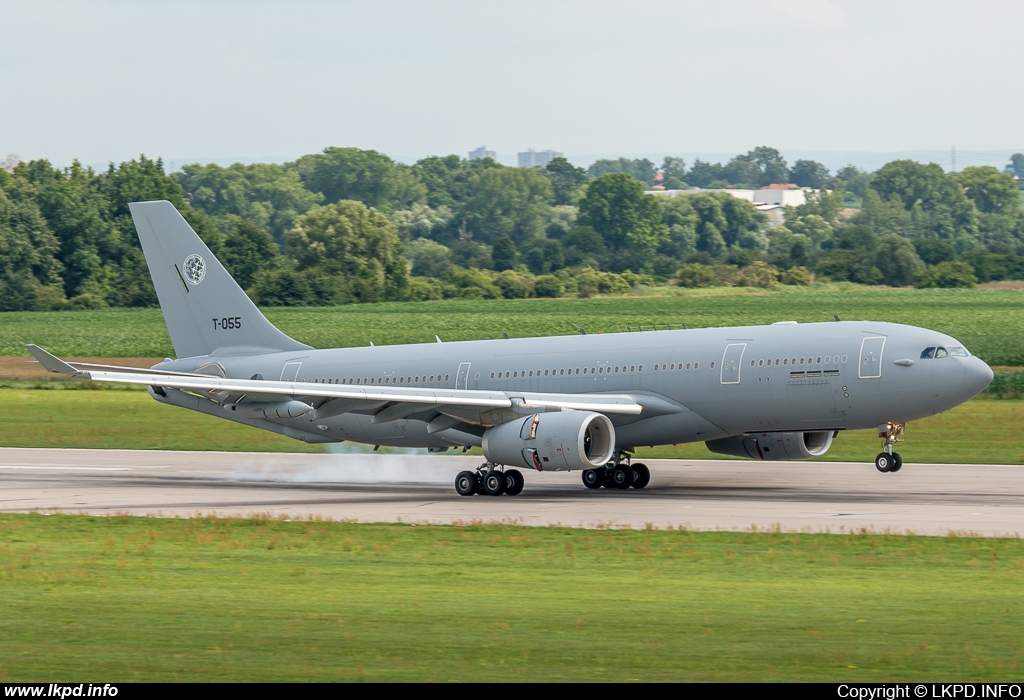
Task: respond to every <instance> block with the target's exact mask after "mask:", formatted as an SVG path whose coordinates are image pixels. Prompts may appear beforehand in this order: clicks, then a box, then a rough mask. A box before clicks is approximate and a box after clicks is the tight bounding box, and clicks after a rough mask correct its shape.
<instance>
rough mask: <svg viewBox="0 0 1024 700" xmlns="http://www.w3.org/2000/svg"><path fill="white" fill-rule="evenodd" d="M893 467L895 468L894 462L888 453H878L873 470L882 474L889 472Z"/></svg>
mask: <svg viewBox="0 0 1024 700" xmlns="http://www.w3.org/2000/svg"><path fill="white" fill-rule="evenodd" d="M894 466H896V460H895V459H893V456H892V455H891V454H889V453H888V452H879V453H878V456H877V457H875V469H877V470H878V471H880V472H882V473H883V474H887V473H889V472H891V471H892V468H893V467H894Z"/></svg>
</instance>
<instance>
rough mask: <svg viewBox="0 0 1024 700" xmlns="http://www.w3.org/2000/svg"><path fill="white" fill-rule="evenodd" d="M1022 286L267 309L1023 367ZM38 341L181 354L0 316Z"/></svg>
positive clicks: (370, 337)
mask: <svg viewBox="0 0 1024 700" xmlns="http://www.w3.org/2000/svg"><path fill="white" fill-rule="evenodd" d="M1022 301H1024V290H1015V289H917V290H915V289H889V288H874V287H862V286H859V285H816V286H814V287H809V288H796V287H787V288H783V289H779V290H773V291H767V290H761V289H751V288H721V289H701V290H678V289H676V290H673V294H672V295H670V296H661V297H649V296H645V297H636V296H634V297H606V298H594V299H498V300H479V301H446V302H417V303H387V304H354V305H350V306H344V307H334V308H304V309H268V310H266V313H267V316H268V317H269V318H270V320H271V321H272V322H273V323H275V324H277V325H278V326H279V327H280V328H281V329H282V330H283V331H284V332H286V333H288V334H289V335H292V336H293V337H295V338H297V339H299V340H301V341H303V342H305V343H308V344H310V345H312V346H314V347H318V348H331V347H352V346H360V345H369V344H370V342H371V341H372V342H374V343H375V344H377V345H390V344H397V343H424V342H433V340H434V334H435V333H436V334H438V335H440V336H441V339H442V340H445V341H453V340H472V339H479V338H500V337H501V335H502V333H508V334H509V335H510V336H512V337H527V336H529V337H535V336H547V335H564V334H574V333H579V329H580V328H586V329H587V332H589V333H596V332H603V333H618V332H620V331H625V330H626V329H627V328H634V329H635V328H637V327H638V326H641V325H642V326H644V327H646V328H650V327H651V326H652V325H655V324H657V325H658V326H659V327H662V328H664V327H665V326H666V325H672V327H673V328H679V327H681V326H682V325H683V324H686V325H687V326H688V327H689V328H704V327H709V326H716V327H721V326H737V325H760V324H765V323H771V322H773V321H779V320H794V321H800V322H812V321H831V320H832V316H833V314H837V315H839V317H840V318H842V319H843V320H846V321H852V320H858V319H869V320H876V321H893V322H897V323H907V324H911V325H915V326H923V327H925V328H931V329H934V330H937V331H941V332H944V333H948V334H950V335H952V336H954V337H955V338H957V339H959V340H960V341H961V342H963V343H964V344H965V345H966V346H967V348H968V349H969V350H971V352H973V353H974V354H976V355H978V356H979V357H981V358H982V359H984V360H985V361H986V362H988V363H989V364H993V365H1006V366H1024V303H1022ZM30 342H31V343H37V344H39V345H42V346H43V347H45V348H47V349H48V350H50V351H51V352H54V353H57V354H58V355H62V356H73V355H79V356H98V357H158V356H159V357H164V356H168V355H171V354H172V352H173V351H172V348H171V344H170V339H169V338H168V335H167V330H166V328H165V327H164V323H163V317H162V316H161V314H160V311H159V310H158V309H106V310H101V311H64V312H8V313H0V355H15V354H16V355H24V354H25V349H24V346H23V344H24V343H30Z"/></svg>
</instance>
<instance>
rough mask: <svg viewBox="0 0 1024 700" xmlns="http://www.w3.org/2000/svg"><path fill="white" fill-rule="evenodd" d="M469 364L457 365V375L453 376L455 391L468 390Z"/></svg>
mask: <svg viewBox="0 0 1024 700" xmlns="http://www.w3.org/2000/svg"><path fill="white" fill-rule="evenodd" d="M470 366H471V363H469V362H463V363H462V364H461V365H459V373H458V374H457V375H455V388H456V389H468V388H469V368H470Z"/></svg>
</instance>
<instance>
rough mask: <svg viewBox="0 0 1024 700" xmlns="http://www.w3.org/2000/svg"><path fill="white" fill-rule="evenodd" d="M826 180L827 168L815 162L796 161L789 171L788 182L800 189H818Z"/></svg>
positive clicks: (827, 176) (827, 175)
mask: <svg viewBox="0 0 1024 700" xmlns="http://www.w3.org/2000/svg"><path fill="white" fill-rule="evenodd" d="M828 178H829V172H828V168H826V167H825V166H824V165H822V164H821V163H819V162H818V161H815V160H798V161H797V162H795V163H793V167H792V168H790V169H789V181H790V182H792V183H793V184H794V185H798V186H800V187H813V188H814V189H819V188H821V187H824V185H825V181H826V180H828Z"/></svg>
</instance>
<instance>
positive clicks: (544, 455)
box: [483, 411, 615, 471]
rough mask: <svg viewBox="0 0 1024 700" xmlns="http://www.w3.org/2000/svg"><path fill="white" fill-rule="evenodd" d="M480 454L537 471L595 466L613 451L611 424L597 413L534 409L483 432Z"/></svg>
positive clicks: (613, 429) (604, 463)
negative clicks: (530, 412) (544, 411)
mask: <svg viewBox="0 0 1024 700" xmlns="http://www.w3.org/2000/svg"><path fill="white" fill-rule="evenodd" d="M483 449H484V455H485V456H486V457H487V459H488V460H489V461H491V462H495V463H497V464H506V465H515V466H517V467H525V468H527V469H536V470H537V471H567V470H571V469H596V468H598V467H603V466H604V465H606V464H608V462H610V461H611V459H612V454H613V453H614V451H615V428H613V427H612V422H611V421H610V420H608V418H607V417H606V416H604V415H602V414H600V413H593V412H590V411H556V412H552V413H537V414H534V415H532V416H527V417H526V418H517V419H516V420H514V421H510V422H508V423H503V424H502V425H497V426H495V427H493V428H490V429H489V430H487V432H485V433H484V440H483Z"/></svg>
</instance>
